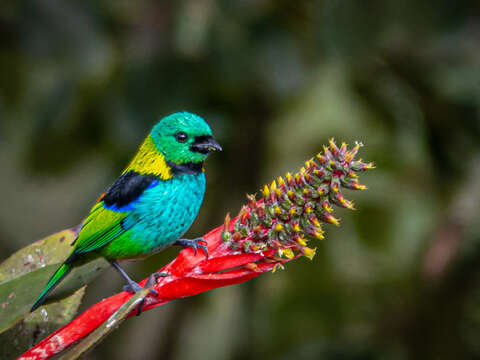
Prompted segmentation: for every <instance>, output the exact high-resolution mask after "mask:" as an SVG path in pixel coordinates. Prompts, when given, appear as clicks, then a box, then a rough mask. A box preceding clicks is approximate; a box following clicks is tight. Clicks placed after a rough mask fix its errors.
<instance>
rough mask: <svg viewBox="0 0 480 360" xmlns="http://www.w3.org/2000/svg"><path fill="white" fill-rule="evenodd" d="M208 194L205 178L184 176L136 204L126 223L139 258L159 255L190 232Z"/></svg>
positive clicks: (155, 188) (159, 185) (148, 192)
mask: <svg viewBox="0 0 480 360" xmlns="http://www.w3.org/2000/svg"><path fill="white" fill-rule="evenodd" d="M204 194H205V174H204V173H203V172H202V173H199V174H184V175H180V176H176V177H174V178H172V179H170V180H165V181H159V182H158V183H157V184H156V185H155V186H153V187H151V188H149V189H148V190H146V191H145V192H144V193H143V194H142V196H141V197H140V198H139V199H138V201H137V202H136V203H135V206H134V209H133V211H132V212H131V214H130V215H129V216H128V218H127V219H125V220H126V222H127V223H126V225H127V226H128V227H130V226H131V228H130V230H129V231H128V238H129V242H131V245H132V246H131V247H130V249H133V248H136V249H138V254H137V255H136V257H140V256H142V255H147V254H148V255H149V254H151V253H154V252H158V251H160V250H162V249H163V248H165V247H167V246H169V245H171V244H172V243H173V242H174V241H175V240H177V239H178V238H180V237H181V236H182V235H183V234H185V232H186V231H187V230H188V229H189V228H190V226H191V225H192V223H193V221H194V220H195V218H196V217H197V214H198V212H199V210H200V205H201V204H202V201H203V197H204Z"/></svg>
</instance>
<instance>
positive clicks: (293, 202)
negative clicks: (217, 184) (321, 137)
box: [20, 139, 373, 359]
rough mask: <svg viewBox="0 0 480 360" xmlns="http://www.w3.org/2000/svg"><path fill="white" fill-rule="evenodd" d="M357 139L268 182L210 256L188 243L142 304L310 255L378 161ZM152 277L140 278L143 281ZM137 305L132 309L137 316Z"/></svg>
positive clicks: (98, 309) (71, 335)
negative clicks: (366, 156)
mask: <svg viewBox="0 0 480 360" xmlns="http://www.w3.org/2000/svg"><path fill="white" fill-rule="evenodd" d="M360 146H361V145H360V144H358V143H357V144H356V145H355V146H354V147H353V148H352V150H350V151H347V145H346V144H345V143H342V144H341V146H340V148H338V147H337V146H336V144H335V142H334V141H333V139H332V140H330V142H329V147H326V146H325V147H324V151H323V154H318V155H317V156H316V157H315V158H312V159H310V160H308V161H307V162H306V163H305V166H304V167H302V168H301V169H300V171H299V172H298V173H296V174H294V175H292V174H290V173H287V174H286V175H285V179H284V178H282V177H279V178H278V179H277V181H273V182H272V184H271V185H270V186H266V185H265V187H264V188H263V199H260V200H256V199H255V196H254V195H248V196H247V199H248V206H244V207H243V208H242V209H241V210H240V214H239V216H238V217H237V218H235V219H233V220H232V221H230V219H229V216H228V215H227V217H226V219H225V225H224V226H221V227H218V228H216V229H215V230H213V231H211V232H209V233H208V234H207V235H205V236H204V237H203V239H204V240H205V241H206V242H207V247H208V251H209V258H208V259H206V258H205V254H204V253H203V251H201V250H199V251H198V253H197V254H196V255H195V254H194V252H193V250H192V249H184V250H182V251H181V252H180V254H179V255H178V257H177V258H176V259H175V260H173V261H172V262H171V263H169V264H168V265H166V266H164V267H163V268H162V269H160V271H162V272H167V273H168V274H169V276H167V277H163V278H160V279H159V281H158V282H157V284H156V285H155V286H154V289H155V290H156V291H157V292H158V294H159V295H158V296H154V295H149V296H147V298H146V299H145V303H144V306H143V311H146V310H149V309H152V308H154V307H157V306H160V305H163V304H165V303H166V302H168V301H170V300H173V299H178V298H183V297H187V296H192V295H196V294H199V293H202V292H204V291H207V290H211V289H215V288H218V287H221V286H227V285H233V284H238V283H241V282H244V281H247V280H250V279H252V278H254V277H256V276H258V275H260V274H262V273H264V272H266V271H270V270H275V269H276V267H277V266H281V265H282V263H284V262H287V261H290V260H292V259H296V258H297V257H299V256H306V257H308V258H309V259H312V258H313V256H314V255H315V249H312V248H309V247H308V246H307V245H308V242H309V241H314V240H321V239H323V237H324V235H323V233H324V231H323V229H322V223H325V224H333V225H337V226H338V225H339V220H338V219H337V218H335V217H334V216H333V215H332V214H331V213H332V212H333V208H332V205H336V206H340V207H343V208H347V209H351V210H353V209H354V206H353V202H352V201H350V200H347V199H346V198H345V197H344V196H343V194H342V189H351V190H363V189H366V186H364V185H361V184H359V183H358V180H357V178H358V175H357V173H358V172H362V171H365V170H368V169H372V168H373V164H372V163H363V162H362V161H361V160H359V161H355V160H354V158H355V156H356V154H357V152H358V150H359V148H360ZM146 281H147V279H144V280H143V281H142V282H140V285H142V286H144V285H145V283H146ZM131 296H132V295H131V294H130V293H127V292H122V293H120V294H117V295H114V296H112V297H109V298H107V299H105V300H103V301H101V302H99V303H98V304H96V305H94V306H92V307H91V308H90V309H88V310H87V311H85V312H84V313H83V314H81V315H80V316H78V317H77V318H76V319H75V320H73V321H72V322H70V323H69V324H67V325H65V326H64V327H62V328H61V329H59V330H57V331H56V332H54V333H53V334H51V335H50V336H48V337H47V338H46V339H44V340H42V341H41V342H40V343H38V344H37V345H36V346H35V347H34V348H32V349H30V350H29V351H27V352H26V353H25V354H23V355H22V356H21V357H20V359H48V358H50V357H52V356H53V355H55V354H57V353H59V352H60V351H62V350H63V349H66V348H68V347H69V346H70V345H72V344H73V343H74V342H77V341H78V340H80V339H82V338H84V337H85V336H87V335H88V334H89V333H91V332H92V331H93V330H95V329H96V328H97V327H99V326H100V325H101V324H102V323H104V322H105V321H106V320H107V319H108V318H109V317H110V316H111V315H112V314H113V313H115V312H116V311H117V310H118V309H119V308H120V307H121V306H122V305H123V304H125V303H126V302H127V301H128V299H129V298H130V297H131ZM135 314H136V311H133V312H132V313H130V315H129V316H132V315H135Z"/></svg>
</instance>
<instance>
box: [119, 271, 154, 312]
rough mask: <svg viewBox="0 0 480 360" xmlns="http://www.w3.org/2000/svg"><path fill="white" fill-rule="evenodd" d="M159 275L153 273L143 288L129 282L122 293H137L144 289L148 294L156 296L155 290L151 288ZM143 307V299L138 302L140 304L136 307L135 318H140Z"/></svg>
mask: <svg viewBox="0 0 480 360" xmlns="http://www.w3.org/2000/svg"><path fill="white" fill-rule="evenodd" d="M159 274H160V273H154V274H152V275H150V276H149V277H148V280H147V282H146V283H145V287H141V286H140V285H138V284H137V283H136V282H133V281H132V282H131V283H128V285H125V286H124V287H123V291H128V292H130V293H134V294H135V293H137V292H139V291H142V290H144V289H148V290H150V293H152V294H154V295H155V296H158V291H157V290H155V289H154V288H153V286H154V285H155V283H156V282H157V279H158V278H159V277H161V275H159ZM143 305H145V298H143V299H142V301H140V304H138V307H137V316H140V314H141V313H142V309H143Z"/></svg>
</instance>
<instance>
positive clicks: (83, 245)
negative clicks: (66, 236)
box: [67, 202, 130, 262]
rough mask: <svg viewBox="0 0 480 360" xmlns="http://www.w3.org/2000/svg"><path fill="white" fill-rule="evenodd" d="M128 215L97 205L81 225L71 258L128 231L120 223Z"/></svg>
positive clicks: (100, 204)
mask: <svg viewBox="0 0 480 360" xmlns="http://www.w3.org/2000/svg"><path fill="white" fill-rule="evenodd" d="M129 214H130V212H128V211H127V212H117V211H113V210H110V209H106V208H105V207H104V204H103V202H99V203H97V204H96V205H95V206H94V207H93V208H92V210H91V211H90V214H89V215H88V217H87V219H86V220H85V222H84V223H83V226H82V230H81V231H80V234H78V238H77V240H76V242H75V248H74V250H73V252H72V256H76V255H79V254H84V253H87V252H90V251H94V250H96V249H99V248H101V247H103V246H105V245H106V244H108V243H109V242H110V241H112V240H113V239H115V238H117V237H119V236H120V235H122V234H123V233H124V232H125V231H126V230H128V229H127V228H125V227H124V226H123V225H122V222H123V220H124V219H125V218H126V217H127V216H128V215H129ZM67 262H68V260H67Z"/></svg>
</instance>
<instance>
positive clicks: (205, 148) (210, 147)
mask: <svg viewBox="0 0 480 360" xmlns="http://www.w3.org/2000/svg"><path fill="white" fill-rule="evenodd" d="M190 150H191V151H194V152H198V153H200V154H208V153H211V152H214V151H222V147H221V146H220V145H219V144H218V143H217V142H216V141H215V139H214V138H213V137H212V136H197V137H196V138H195V142H194V143H193V144H192V145H191V146H190Z"/></svg>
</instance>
